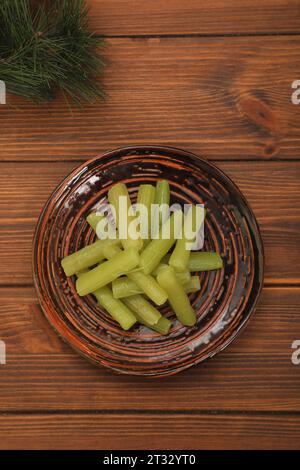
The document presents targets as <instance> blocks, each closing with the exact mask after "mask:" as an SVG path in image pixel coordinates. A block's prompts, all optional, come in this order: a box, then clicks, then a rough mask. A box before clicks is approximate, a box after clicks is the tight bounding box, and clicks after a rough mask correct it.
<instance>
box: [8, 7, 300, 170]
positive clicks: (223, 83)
mask: <svg viewBox="0 0 300 470" xmlns="http://www.w3.org/2000/svg"><path fill="white" fill-rule="evenodd" d="M143 3H144V4H147V3H148V2H143ZM185 3H187V2H185ZM207 3H209V2H207ZM274 16H276V15H275V14H274ZM299 50H300V37H297V36H284V37H276V36H275V37H274V36H273V37H247V38H245V37H227V38H197V37H195V38H163V39H160V38H149V39H148V38H139V39H125V38H124V39H117V38H115V39H111V40H110V45H109V47H108V48H107V49H106V51H105V56H106V59H107V62H108V66H107V67H106V69H105V73H104V77H103V84H104V86H105V89H106V91H107V95H108V96H107V99H106V101H105V102H104V103H103V102H98V103H95V104H94V105H87V106H86V107H84V108H83V109H77V108H75V107H74V109H73V111H72V112H71V111H70V109H69V107H68V106H67V105H66V103H65V100H64V99H57V100H55V101H54V102H53V103H50V104H45V105H43V106H40V107H38V106H36V105H32V104H31V103H30V102H26V101H24V100H21V99H19V98H16V97H12V96H9V97H8V104H7V105H6V106H1V108H0V125H1V135H0V159H1V160H21V161H23V160H24V159H26V160H61V159H68V160H74V159H75V160H78V159H82V160H85V159H86V158H89V157H92V156H94V155H96V154H97V153H99V152H102V151H105V150H107V149H111V148H116V147H121V146H124V145H129V144H147V143H148V144H166V145H173V146H177V147H182V148H185V149H187V150H192V151H194V152H196V153H199V154H202V155H206V156H207V158H209V159H218V160H220V159H221V160H227V159H247V160H248V159H267V160H269V159H272V158H276V159H278V158H280V159H286V158H288V159H299V157H300V154H299V143H300V137H299V136H300V106H296V105H293V104H292V102H291V94H292V91H293V90H292V88H291V84H292V82H293V81H294V80H296V79H299V68H300V54H299Z"/></svg>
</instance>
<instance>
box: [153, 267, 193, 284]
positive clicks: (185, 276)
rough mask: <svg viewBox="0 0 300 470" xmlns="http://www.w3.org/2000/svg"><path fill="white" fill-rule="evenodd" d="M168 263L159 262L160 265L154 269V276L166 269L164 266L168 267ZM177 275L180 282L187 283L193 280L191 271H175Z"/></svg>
mask: <svg viewBox="0 0 300 470" xmlns="http://www.w3.org/2000/svg"><path fill="white" fill-rule="evenodd" d="M167 267H168V265H167V264H165V263H159V265H158V266H157V268H156V269H154V271H153V272H152V276H154V277H157V276H158V274H159V272H160V271H161V270H162V269H164V268H167ZM175 276H176V277H177V279H178V281H179V282H180V284H186V283H187V282H189V281H190V280H191V273H190V271H184V272H182V273H179V272H176V271H175Z"/></svg>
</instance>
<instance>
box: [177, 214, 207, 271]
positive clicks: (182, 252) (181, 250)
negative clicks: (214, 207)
mask: <svg viewBox="0 0 300 470" xmlns="http://www.w3.org/2000/svg"><path fill="white" fill-rule="evenodd" d="M204 215H205V212H204V208H203V207H201V206H195V205H193V206H191V208H190V209H189V211H188V213H187V214H186V216H185V218H184V226H183V231H182V238H181V239H180V240H177V242H176V245H175V248H174V251H173V253H172V254H171V256H170V259H169V264H170V266H172V268H174V269H175V271H178V272H182V271H186V270H187V265H188V261H189V258H190V253H191V249H192V248H193V243H195V241H196V239H197V234H198V233H199V230H200V228H201V226H202V225H203V222H204ZM194 234H196V235H195V236H194Z"/></svg>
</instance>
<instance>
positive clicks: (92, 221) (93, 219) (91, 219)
mask: <svg viewBox="0 0 300 470" xmlns="http://www.w3.org/2000/svg"><path fill="white" fill-rule="evenodd" d="M103 218H104V216H103V215H97V214H96V212H91V213H90V214H89V215H88V216H87V218H86V221H87V223H88V224H89V225H90V226H91V227H92V229H93V230H94V231H95V232H97V225H98V223H99V222H100V221H101V220H103Z"/></svg>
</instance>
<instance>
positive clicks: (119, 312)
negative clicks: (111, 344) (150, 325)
mask: <svg viewBox="0 0 300 470" xmlns="http://www.w3.org/2000/svg"><path fill="white" fill-rule="evenodd" d="M93 295H94V296H95V297H96V299H97V302H98V303H99V304H100V305H101V306H102V307H103V308H105V310H107V312H108V313H109V314H110V315H111V316H112V318H113V319H114V320H116V321H117V322H118V323H119V325H120V326H121V327H122V328H123V330H129V328H131V327H132V326H133V325H134V324H135V323H136V316H135V315H134V314H133V313H132V312H131V311H130V310H129V308H128V307H127V306H126V305H124V304H123V302H122V301H121V300H119V299H115V298H114V296H113V294H112V291H111V290H110V288H109V287H107V286H104V287H101V288H100V289H97V290H96V291H95V292H93Z"/></svg>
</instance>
